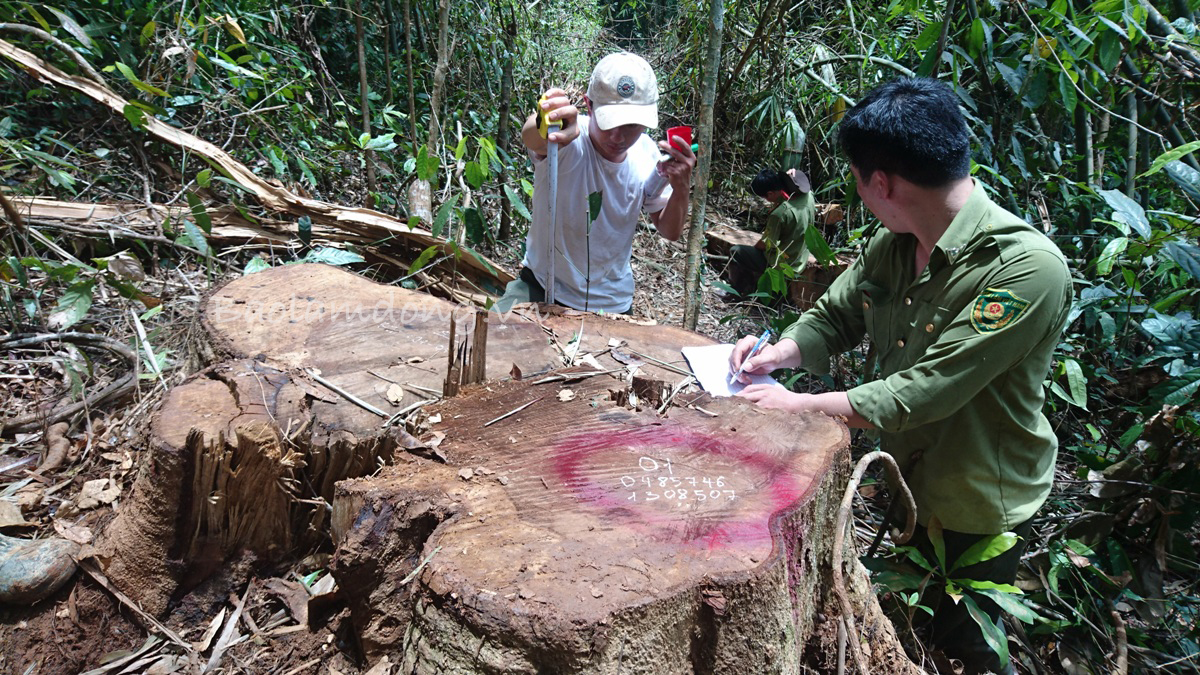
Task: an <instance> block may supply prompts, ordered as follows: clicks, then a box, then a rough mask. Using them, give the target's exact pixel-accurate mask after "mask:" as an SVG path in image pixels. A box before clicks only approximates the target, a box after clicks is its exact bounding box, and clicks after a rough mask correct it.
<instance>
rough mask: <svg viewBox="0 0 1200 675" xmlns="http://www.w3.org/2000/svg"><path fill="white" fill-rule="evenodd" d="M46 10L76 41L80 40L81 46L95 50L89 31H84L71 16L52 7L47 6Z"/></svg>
mask: <svg viewBox="0 0 1200 675" xmlns="http://www.w3.org/2000/svg"><path fill="white" fill-rule="evenodd" d="M46 9H48V10H50V13H51V14H53V15H54V16H57V17H58V20H59V22H61V23H62V27H63V28H65V29H66V30H67V32H68V33H70V34H71V36H72V37H74V38H75V39H76V40H79V43H80V44H82V45H83V46H84V47H87V48H88V49H94V48H95V44H94V43H93V42H92V38H91V37H90V36H89V35H88V34H87V31H86V30H84V29H83V26H80V25H79V23H78V22H77V21H75V19H72V18H71V17H70V15H68V14H67V13H66V12H62V11H59V10H57V9H55V8H53V7H50V6H49V5H47V6H46Z"/></svg>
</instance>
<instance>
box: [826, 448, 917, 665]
mask: <svg viewBox="0 0 1200 675" xmlns="http://www.w3.org/2000/svg"><path fill="white" fill-rule="evenodd" d="M877 459H879V460H883V462H884V465H885V466H886V467H887V470H888V474H889V475H890V476H891V477H892V481H893V482H894V483H895V485H896V487H897V489H898V490H899V491H900V495H901V496H902V497H903V498H904V504H905V506H906V507H907V509H906V510H907V511H908V514H907V517H906V519H905V525H904V532H902V533H899V534H896V535H893V538H894V539H895V541H896V542H897V543H901V544H903V543H905V542H907V541H908V540H909V539H911V538H912V534H913V530H914V529H915V528H916V526H917V503H916V501H915V500H914V499H913V496H912V492H911V491H910V490H909V489H908V484H907V483H905V482H904V477H903V476H902V475H901V474H900V467H899V466H897V465H896V460H895V459H893V458H892V456H891V455H889V454H888V453H886V452H883V451H880V450H876V451H875V452H870V453H867V454H866V455H864V456H863V458H862V459H860V460H858V464H857V465H855V467H854V472H853V473H852V474H850V483H849V484H848V485H847V486H846V491H845V493H843V495H842V504H841V506H839V507H838V517H837V523H836V524H835V525H834V530H833V592H834V594H835V595H837V598H838V603H839V604H840V605H841V609H842V620H843V621H844V622H845V624H846V637H847V642H848V643H849V644H850V655H851V657H852V658H853V660H854V665H855V667H856V668H857V669H858V672H860V673H866V672H869V671H868V670H867V662H866V660H865V659H864V658H863V654H862V647H861V646H860V645H859V638H858V632H857V631H856V630H855V629H854V608H853V607H851V606H850V598H849V596H848V595H847V594H846V582H845V579H844V577H843V573H842V565H843V561H842V552H843V549H844V548H845V541H846V529H847V528H848V527H849V526H850V523H851V522H852V520H853V517H852V513H853V512H852V510H851V506H852V505H853V503H854V494H855V493H856V492H857V491H858V484H859V482H860V481H862V477H863V474H864V473H865V472H866V470H867V467H868V466H870V465H871V462H874V461H875V460H877Z"/></svg>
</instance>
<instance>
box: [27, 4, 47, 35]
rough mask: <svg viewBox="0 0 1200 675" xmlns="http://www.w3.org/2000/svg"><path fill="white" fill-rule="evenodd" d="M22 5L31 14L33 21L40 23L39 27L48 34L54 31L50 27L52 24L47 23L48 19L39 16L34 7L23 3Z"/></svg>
mask: <svg viewBox="0 0 1200 675" xmlns="http://www.w3.org/2000/svg"><path fill="white" fill-rule="evenodd" d="M21 5H22V6H23V7H24V8H25V11H27V12H29V15H30V16H32V17H33V20H34V21H37V22H38V25H39V26H41V27H42V30H44V31H46V32H47V33H49V32H50V31H51V30H53V29H52V28H51V27H50V22H48V21H46V18H45V17H43V16H42V15H41V14H39V13H38V11H37V10H36V9H34V8H33V6H32V5H30V4H29V3H26V2H23V3H21Z"/></svg>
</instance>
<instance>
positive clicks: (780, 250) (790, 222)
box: [763, 191, 817, 270]
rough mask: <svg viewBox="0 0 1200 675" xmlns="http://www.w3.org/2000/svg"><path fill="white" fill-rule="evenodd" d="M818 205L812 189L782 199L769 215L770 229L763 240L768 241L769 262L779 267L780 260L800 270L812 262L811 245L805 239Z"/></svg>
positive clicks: (770, 265)
mask: <svg viewBox="0 0 1200 675" xmlns="http://www.w3.org/2000/svg"><path fill="white" fill-rule="evenodd" d="M816 213H817V206H816V203H815V202H814V201H813V196H812V192H811V191H809V192H805V193H804V194H800V193H796V194H794V195H792V197H791V198H790V199H788V200H787V201H785V202H781V203H780V204H779V206H777V207H775V210H774V211H772V212H771V215H769V216H767V229H766V230H765V231H764V232H763V241H765V242H766V244H767V266H768V267H775V266H776V265H778V264H779V263H780V262H784V263H787V264H788V265H791V266H792V267H793V268H795V269H797V270H803V269H804V266H805V265H807V264H808V247H807V246H806V245H805V243H804V231H805V230H807V229H808V226H809V225H812V223H813V218H814V217H816Z"/></svg>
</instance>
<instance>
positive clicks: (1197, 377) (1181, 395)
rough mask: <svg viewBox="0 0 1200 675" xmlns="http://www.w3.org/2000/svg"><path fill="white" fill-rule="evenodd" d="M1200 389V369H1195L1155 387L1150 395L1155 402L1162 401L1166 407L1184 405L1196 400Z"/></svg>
mask: <svg viewBox="0 0 1200 675" xmlns="http://www.w3.org/2000/svg"><path fill="white" fill-rule="evenodd" d="M1198 389H1200V368H1195V369H1193V370H1190V371H1188V372H1186V373H1184V374H1183V375H1179V376H1176V377H1172V378H1171V379H1170V380H1167V381H1166V382H1165V383H1163V384H1161V385H1159V386H1157V387H1155V388H1154V389H1153V390H1152V391H1151V392H1150V395H1151V396H1152V397H1153V398H1154V399H1155V400H1159V401H1162V402H1163V404H1164V405H1184V404H1186V403H1188V402H1189V401H1191V400H1192V399H1193V398H1195V396H1196V391H1197V390H1198Z"/></svg>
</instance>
